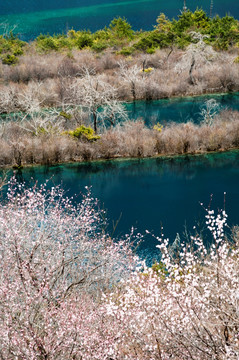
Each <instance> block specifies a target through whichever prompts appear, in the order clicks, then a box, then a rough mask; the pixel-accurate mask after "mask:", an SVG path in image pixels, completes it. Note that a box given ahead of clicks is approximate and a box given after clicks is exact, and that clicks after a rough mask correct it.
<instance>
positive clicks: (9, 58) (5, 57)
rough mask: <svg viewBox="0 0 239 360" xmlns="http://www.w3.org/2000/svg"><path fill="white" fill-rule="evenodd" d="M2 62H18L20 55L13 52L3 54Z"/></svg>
mask: <svg viewBox="0 0 239 360" xmlns="http://www.w3.org/2000/svg"><path fill="white" fill-rule="evenodd" d="M1 59H2V63H3V64H5V65H14V64H16V63H17V62H18V60H19V59H18V57H16V56H15V55H13V54H6V55H2V56H1Z"/></svg>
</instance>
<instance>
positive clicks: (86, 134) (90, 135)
mask: <svg viewBox="0 0 239 360" xmlns="http://www.w3.org/2000/svg"><path fill="white" fill-rule="evenodd" d="M65 134H69V135H70V136H72V137H73V138H77V139H85V140H88V141H96V140H98V139H100V136H98V135H95V132H94V130H93V129H92V128H91V127H86V126H84V125H81V126H80V127H78V128H76V129H75V130H72V131H66V132H65Z"/></svg>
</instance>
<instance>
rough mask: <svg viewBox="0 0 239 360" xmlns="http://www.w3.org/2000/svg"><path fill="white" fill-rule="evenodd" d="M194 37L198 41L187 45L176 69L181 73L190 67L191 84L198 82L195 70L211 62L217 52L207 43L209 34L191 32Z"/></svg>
mask: <svg viewBox="0 0 239 360" xmlns="http://www.w3.org/2000/svg"><path fill="white" fill-rule="evenodd" d="M191 35H192V38H193V39H194V40H196V41H197V42H196V43H195V44H193V43H192V44H190V45H189V46H188V47H187V50H186V52H185V54H184V55H183V56H182V58H181V61H180V62H179V63H178V64H177V65H176V67H175V70H176V71H177V72H178V73H181V72H182V71H183V70H186V69H188V74H189V82H190V84H191V85H195V84H196V80H195V78H194V76H193V70H194V69H196V68H197V67H199V66H201V65H202V64H205V63H210V62H211V61H212V60H213V59H214V58H215V57H216V52H215V51H214V50H213V48H212V47H211V46H209V45H207V44H206V43H205V41H204V40H205V39H206V38H208V36H207V35H203V34H201V33H198V32H194V31H192V32H191Z"/></svg>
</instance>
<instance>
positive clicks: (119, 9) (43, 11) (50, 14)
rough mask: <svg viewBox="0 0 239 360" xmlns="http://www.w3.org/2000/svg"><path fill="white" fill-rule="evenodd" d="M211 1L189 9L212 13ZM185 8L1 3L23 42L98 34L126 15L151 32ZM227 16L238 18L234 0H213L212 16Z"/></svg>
mask: <svg viewBox="0 0 239 360" xmlns="http://www.w3.org/2000/svg"><path fill="white" fill-rule="evenodd" d="M210 3H211V1H210V0H207V1H206V0H187V1H186V5H187V7H188V8H189V9H190V10H195V9H196V8H197V7H199V8H200V7H202V8H203V9H204V10H205V11H206V12H207V13H209V11H210ZM182 8H183V1H182V0H168V1H163V0H128V1H126V0H113V1H112V0H111V1H108V0H91V1H87V0H38V1H33V0H21V1H19V0H3V1H1V2H0V24H1V23H6V24H9V26H10V28H11V27H12V26H14V25H16V30H15V31H16V32H18V33H19V34H20V35H21V37H22V38H23V39H24V40H31V39H34V38H35V37H36V36H37V35H39V34H40V33H48V32H49V33H50V34H53V33H61V32H66V31H67V30H68V29H71V28H72V27H73V28H75V29H90V30H92V31H95V30H97V29H99V28H103V27H104V26H105V25H106V26H108V24H109V23H110V21H111V20H112V19H113V18H114V17H116V16H125V17H126V18H127V19H128V21H129V22H130V23H131V25H132V26H133V28H134V29H137V30H139V29H144V30H149V29H152V26H153V25H154V24H155V23H156V18H157V16H158V15H159V14H160V13H161V12H164V13H165V14H166V15H167V16H168V17H169V18H173V17H175V18H176V17H177V15H178V14H179V13H180V10H181V9H182ZM226 13H228V14H231V15H233V16H234V17H236V18H239V6H238V2H237V1H235V0H228V1H223V0H214V1H213V15H216V14H219V15H220V16H224V15H225V14H226Z"/></svg>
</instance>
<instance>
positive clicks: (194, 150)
mask: <svg viewBox="0 0 239 360" xmlns="http://www.w3.org/2000/svg"><path fill="white" fill-rule="evenodd" d="M67 127H68V124H67V123H65V124H63V123H61V125H60V127H59V130H57V129H55V130H54V132H53V131H52V132H49V133H48V134H45V133H43V134H39V135H38V136H36V135H35V134H34V132H29V129H30V124H29V123H28V128H27V126H22V125H21V126H19V124H18V123H16V122H8V123H7V124H5V126H2V128H1V129H0V133H1V136H0V147H1V153H0V166H2V167H4V166H21V165H26V164H47V165H50V164H55V163H64V162H69V161H87V160H93V159H110V158H116V157H151V156H160V155H177V154H198V153H205V152H210V151H225V150H229V149H233V148H238V147H239V112H235V111H234V112H233V111H224V112H222V113H221V114H220V115H218V116H217V118H215V119H214V121H213V124H212V125H211V126H209V125H206V124H201V125H196V124H193V123H191V122H188V123H184V124H182V123H180V124H176V123H171V124H168V125H166V126H165V127H164V128H163V130H162V131H161V132H159V131H158V130H155V129H149V128H147V127H145V125H144V123H143V122H141V121H136V122H134V121H127V122H125V123H123V124H122V125H117V126H116V127H114V128H111V129H108V130H104V131H103V132H102V134H101V138H100V139H99V140H97V141H95V142H88V141H84V140H77V139H73V138H72V137H70V136H68V135H65V134H62V130H64V128H67Z"/></svg>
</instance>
